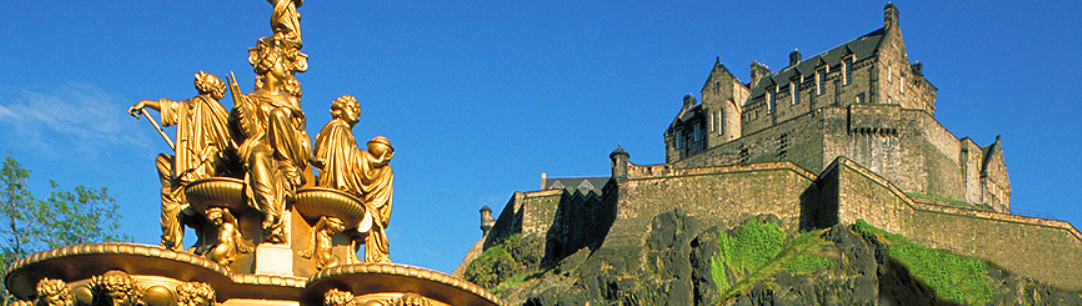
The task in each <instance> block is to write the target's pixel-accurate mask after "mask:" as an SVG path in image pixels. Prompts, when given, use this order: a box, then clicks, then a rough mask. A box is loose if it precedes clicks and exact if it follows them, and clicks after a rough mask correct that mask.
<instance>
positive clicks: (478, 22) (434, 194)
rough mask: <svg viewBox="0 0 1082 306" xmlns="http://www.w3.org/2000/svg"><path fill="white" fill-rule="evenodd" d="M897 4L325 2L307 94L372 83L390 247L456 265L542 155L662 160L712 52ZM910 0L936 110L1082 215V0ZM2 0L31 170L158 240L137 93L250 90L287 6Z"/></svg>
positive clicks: (820, 36)
mask: <svg viewBox="0 0 1082 306" xmlns="http://www.w3.org/2000/svg"><path fill="white" fill-rule="evenodd" d="M928 2H933V3H928ZM884 4H885V3H884V2H874V1H872V2H865V1H849V2H835V1H825V2H824V1H815V2H811V1H808V2H797V3H789V2H774V1H765V2H764V1H748V2H746V3H745V2H734V1H676V2H671V1H606V2H597V1H567V2H553V1H421V2H410V1H406V2H402V1H324V0H309V1H307V2H306V3H305V5H304V6H303V7H301V9H300V11H301V14H302V15H303V20H302V27H301V29H302V32H303V35H304V40H305V48H304V51H305V52H306V53H308V54H309V56H310V61H309V64H310V69H309V71H308V72H307V73H305V74H302V75H300V77H299V79H300V81H301V83H302V85H303V88H304V101H303V107H304V110H305V112H306V114H307V115H308V116H309V120H308V131H309V133H311V134H313V135H314V134H315V133H316V132H318V130H319V128H320V127H322V126H323V124H325V123H326V122H327V121H328V120H329V114H328V107H329V104H330V102H331V101H332V100H333V99H334V98H336V97H338V96H340V95H342V94H351V95H354V96H356V97H357V98H358V99H359V100H360V103H361V107H362V110H363V112H364V114H363V115H362V116H361V123H360V124H359V125H358V126H357V127H356V128H355V129H354V133H355V134H356V135H357V138H358V139H369V138H371V137H373V136H375V135H385V136H387V137H388V138H390V139H391V141H392V142H393V143H394V145H395V147H396V149H397V152H398V154H397V155H396V156H395V159H394V161H393V162H392V166H393V167H394V168H395V174H396V177H395V179H396V182H395V188H396V190H395V207H394V213H393V217H392V219H391V226H390V229H389V235H390V239H391V258H392V259H393V260H395V261H396V262H401V263H406V264H411V265H418V266H425V267H430V268H433V269H437V270H441V271H445V272H450V271H451V270H452V269H454V267H455V266H456V265H457V264H458V263H459V262H460V261H461V260H462V257H463V255H464V254H465V252H466V250H467V249H468V248H469V246H470V245H471V244H473V243H474V242H475V241H476V240H477V239H478V238H479V237H480V234H481V231H480V230H479V229H478V219H479V218H478V213H477V211H478V209H479V208H480V207H481V206H482V205H484V204H488V205H489V206H491V207H492V208H493V209H494V210H495V211H496V213H499V211H500V210H502V208H503V206H504V204H505V203H506V202H507V200H508V199H509V198H510V197H511V195H512V193H513V192H514V191H530V190H535V189H537V188H538V186H539V180H540V174H541V173H542V172H547V173H548V175H549V176H596V175H607V174H608V173H609V161H608V154H609V152H611V151H612V149H614V148H615V147H616V145H617V144H618V143H620V144H622V145H623V147H624V148H626V149H627V150H628V151H629V152H630V153H631V161H632V162H634V163H637V164H657V163H663V162H664V147H663V142H662V133H663V132H664V130H665V127H666V126H667V125H668V124H669V123H670V122H671V120H672V118H673V115H674V114H675V113H676V112H677V111H678V108H679V106H680V103H681V97H683V95H685V94H687V93H694V94H695V95H696V96H698V91H699V89H700V87H701V86H702V84H703V81H704V80H705V78H706V76H707V74H708V73H709V71H710V69H711V67H712V64H713V62H714V59H715V57H720V59H721V61H722V63H724V64H725V65H726V66H727V67H729V69H730V70H732V71H733V72H734V73H735V74H736V75H737V77H739V78H741V79H742V80H745V81H746V80H747V79H748V64H749V63H750V62H751V61H752V60H759V61H761V62H764V63H766V64H767V65H769V66H771V67H773V68H774V69H779V68H782V67H784V66H785V65H786V63H787V61H788V53H789V52H790V51H792V50H793V48H799V49H800V50H801V51H802V52H803V53H804V54H805V57H807V56H810V55H812V54H815V53H818V52H821V51H823V50H826V49H829V48H831V47H833V46H835V45H838V44H841V43H842V42H845V41H848V40H850V39H853V38H856V37H858V36H861V35H863V34H866V33H868V32H871V31H873V30H875V29H878V28H880V27H882V25H883V13H882V8H883V5H884ZM896 4H897V6H898V8H899V10H900V11H901V18H900V20H901V27H902V30H903V33H904V35H905V39H906V44H907V47H908V51H909V57H910V60H919V61H921V62H923V63H924V73H925V75H926V77H927V78H928V79H929V80H930V81H931V82H932V84H934V85H935V86H937V87H938V88H939V99H938V109H937V112H936V114H935V116H936V118H938V119H939V121H940V122H942V123H943V125H944V126H946V127H947V129H949V130H950V131H952V132H953V133H954V134H955V135H956V136H958V137H965V136H969V137H971V138H973V139H974V140H976V141H977V143H978V144H980V145H987V144H989V143H991V142H992V141H993V140H994V139H995V136H996V135H1003V144H1004V151H1005V154H1006V158H1007V166H1008V169H1009V171H1010V176H1011V182H1012V186H1013V188H1014V193H1013V197H1012V201H1011V202H1012V207H1013V208H1015V209H1025V210H1033V211H1042V212H1047V213H1051V214H1054V215H1055V216H1056V217H1058V218H1060V219H1064V220H1067V221H1071V222H1072V223H1073V224H1076V225H1079V224H1082V210H1080V209H1079V203H1080V201H1082V200H1080V199H1082V183H1080V182H1082V180H1080V179H1079V178H1078V175H1079V173H1082V162H1080V161H1079V158H1078V155H1079V152H1082V150H1080V149H1082V148H1080V140H1079V136H1082V125H1080V120H1079V119H1078V117H1079V114H1082V106H1080V104H1082V103H1080V102H1082V86H1079V84H1080V83H1082V77H1080V73H1079V72H1080V71H1082V61H1079V60H1078V58H1079V55H1078V54H1079V53H1080V51H1082V44H1080V41H1082V19H1080V18H1078V16H1077V13H1078V12H1079V11H1082V3H1080V2H1075V1H1060V2H1041V3H1040V4H1029V3H1025V2H1024V1H992V2H988V1H926V2H911V1H898V2H897V3H896ZM5 6H6V8H5V9H4V10H2V11H0V37H2V38H3V39H2V43H0V67H2V68H0V151H11V152H12V156H13V157H15V158H16V159H18V160H19V161H21V162H23V164H24V165H25V166H26V167H27V168H29V169H31V170H33V171H34V172H33V176H32V178H31V184H32V188H33V190H34V191H35V192H36V193H38V194H42V195H43V194H45V193H47V191H48V181H47V179H55V180H57V181H58V182H59V183H60V184H61V185H62V186H63V187H65V188H71V187H72V186H74V185H79V184H82V185H89V186H107V187H109V188H110V190H111V191H112V192H113V193H114V194H115V195H116V198H117V201H118V202H119V203H120V205H121V207H122V213H123V215H124V217H125V219H124V228H123V231H124V232H126V233H128V234H130V235H132V236H134V237H135V239H136V242H141V243H150V244H157V242H158V235H160V231H159V227H158V212H159V199H158V189H159V188H160V185H159V183H158V181H157V179H156V174H155V170H154V167H153V159H154V156H155V155H157V154H158V153H160V152H164V151H166V150H168V147H167V146H166V145H165V144H164V142H163V141H162V140H161V139H160V137H159V136H158V135H157V133H156V132H155V131H154V130H153V129H152V128H151V127H150V125H149V124H148V123H147V122H146V121H145V120H136V119H134V118H131V117H130V116H128V115H127V113H126V112H125V111H126V109H127V107H128V106H130V105H131V104H133V103H135V102H136V101H138V100H140V99H158V98H162V97H165V98H170V99H174V100H180V99H185V98H188V97H190V96H192V95H194V94H195V89H194V88H193V86H192V76H193V74H195V73H196V72H197V71H199V70H205V71H207V72H209V73H213V74H217V75H219V76H224V75H226V74H228V73H229V72H230V71H234V72H236V74H237V76H238V78H239V79H240V85H241V87H242V88H244V89H248V88H251V86H252V82H253V74H252V72H251V67H250V66H249V65H248V63H247V48H248V47H250V46H252V45H253V44H254V42H255V40H256V39H257V38H259V37H261V36H265V35H268V34H270V29H269V25H268V23H269V21H268V20H269V16H270V11H271V7H270V5H268V4H267V3H266V1H262V0H246V1H176V2H173V1H132V2H123V3H120V2H112V1H57V2H52V3H48V4H46V3H43V2H39V1H11V2H10V3H6V4H5ZM231 103H232V102H231V101H229V99H226V101H225V104H226V107H232V105H231ZM155 116H157V114H155ZM171 132H172V130H170V133H171ZM191 242H192V241H188V243H191Z"/></svg>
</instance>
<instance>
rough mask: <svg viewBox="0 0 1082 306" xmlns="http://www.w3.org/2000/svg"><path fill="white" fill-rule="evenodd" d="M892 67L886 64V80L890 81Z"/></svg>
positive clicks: (892, 72) (892, 71)
mask: <svg viewBox="0 0 1082 306" xmlns="http://www.w3.org/2000/svg"><path fill="white" fill-rule="evenodd" d="M893 68H894V67H891V66H887V82H890V81H892V79H891V78H892V75H894V69H893Z"/></svg>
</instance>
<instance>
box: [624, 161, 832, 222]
mask: <svg viewBox="0 0 1082 306" xmlns="http://www.w3.org/2000/svg"><path fill="white" fill-rule="evenodd" d="M632 168H640V167H639V166H632ZM629 172H631V171H629ZM635 172H636V173H642V172H646V171H644V170H642V169H639V170H637V171H635ZM815 178H816V177H815V175H814V174H812V173H811V172H808V171H807V170H804V169H802V168H800V167H798V166H797V165H795V164H793V163H791V162H773V163H760V164H753V165H737V166H724V167H705V168H693V169H674V168H670V169H669V171H668V172H663V173H657V174H656V175H654V176H640V177H629V178H628V179H627V180H623V181H620V182H619V183H618V187H619V200H618V202H617V209H616V218H617V219H616V224H615V225H614V227H622V228H624V229H626V230H627V232H629V233H637V234H642V232H643V231H642V228H643V227H642V226H645V224H644V223H642V222H648V221H649V220H650V217H652V216H654V215H657V214H659V213H662V212H666V211H672V210H673V208H676V207H679V208H682V209H683V210H684V211H686V212H687V214H688V215H691V216H695V217H696V219H698V220H699V221H700V222H702V223H704V224H716V225H719V226H720V227H722V228H727V227H732V226H735V225H737V224H736V222H740V221H742V220H745V219H747V218H750V217H754V216H755V215H759V214H773V215H776V216H778V217H779V218H781V219H782V220H783V221H784V223H785V224H789V225H791V226H789V227H788V228H787V229H789V230H791V231H796V230H797V226H796V225H797V224H799V223H800V222H799V221H800V220H799V219H800V216H801V201H802V198H803V197H802V194H803V193H804V191H805V189H806V188H807V186H808V185H809V184H810V183H811V182H812V181H814V180H815ZM613 232H622V231H617V230H614V231H613Z"/></svg>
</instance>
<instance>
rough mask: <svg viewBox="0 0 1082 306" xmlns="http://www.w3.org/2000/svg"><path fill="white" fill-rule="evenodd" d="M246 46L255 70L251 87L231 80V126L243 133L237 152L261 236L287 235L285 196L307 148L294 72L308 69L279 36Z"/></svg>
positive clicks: (298, 180) (297, 178)
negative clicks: (253, 87)
mask: <svg viewBox="0 0 1082 306" xmlns="http://www.w3.org/2000/svg"><path fill="white" fill-rule="evenodd" d="M249 52H250V53H249V57H248V60H249V62H250V63H251V64H252V67H254V71H255V73H256V74H258V75H259V76H258V77H257V78H256V90H255V92H252V93H249V94H247V95H241V93H240V89H239V88H237V86H236V80H235V79H234V80H231V82H230V91H232V93H233V100H234V101H235V103H236V105H235V106H234V109H233V115H234V120H235V126H236V127H237V129H238V130H239V133H240V134H241V135H243V138H244V141H243V142H242V143H241V144H240V145H239V146H238V147H237V152H238V155H239V156H240V158H241V160H242V161H243V164H244V170H245V179H244V181H245V193H246V194H247V196H248V199H249V205H250V206H252V207H253V208H255V209H257V210H259V211H260V212H261V213H263V215H264V219H263V231H264V241H268V242H273V243H280V242H284V240H285V238H286V237H285V227H286V226H285V224H284V219H283V216H284V215H285V207H286V201H287V199H289V198H292V196H293V192H294V189H295V188H296V187H298V186H301V185H302V184H304V177H303V172H304V170H305V168H306V167H307V165H308V160H309V155H310V154H311V149H310V148H311V140H310V139H309V137H308V132H307V131H306V130H305V117H304V112H302V111H301V105H300V102H301V89H300V83H299V82H298V81H297V79H296V78H295V77H294V74H295V73H297V72H303V71H305V70H306V69H307V61H306V59H307V56H306V55H304V54H303V53H300V51H299V50H297V49H296V48H295V47H291V44H289V43H287V42H284V41H282V40H281V39H280V38H278V37H264V38H261V39H260V40H259V41H258V42H257V44H256V47H255V48H251V49H250V50H249Z"/></svg>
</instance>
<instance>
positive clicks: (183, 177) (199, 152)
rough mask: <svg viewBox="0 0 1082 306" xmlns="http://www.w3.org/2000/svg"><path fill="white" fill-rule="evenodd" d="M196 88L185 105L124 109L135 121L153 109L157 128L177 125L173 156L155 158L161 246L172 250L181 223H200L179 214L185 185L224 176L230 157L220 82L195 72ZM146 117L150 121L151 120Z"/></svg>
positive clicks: (178, 242) (179, 242)
mask: <svg viewBox="0 0 1082 306" xmlns="http://www.w3.org/2000/svg"><path fill="white" fill-rule="evenodd" d="M195 89H196V90H198V92H199V94H198V95H196V96H194V97H192V98H190V99H187V100H184V101H173V100H169V99H164V98H163V99H160V100H157V101H153V100H143V101H140V102H139V103H136V104H135V105H133V106H132V107H131V108H129V109H128V113H130V114H131V115H132V116H134V117H135V118H139V117H140V116H141V115H142V114H145V113H146V110H145V109H147V108H149V109H153V110H156V111H158V112H160V113H161V123H162V125H164V126H176V127H177V132H176V145H175V147H174V151H175V155H172V154H164V153H163V154H161V155H158V157H157V159H156V160H155V165H156V166H157V168H158V178H159V180H160V181H161V184H162V189H161V202H162V212H161V226H162V238H161V246H162V247H164V248H168V249H172V250H177V251H179V250H181V249H183V247H184V245H183V244H184V241H183V238H184V229H183V228H182V226H181V224H183V223H187V224H190V225H191V224H193V223H198V222H199V221H200V220H199V219H197V218H193V217H195V216H194V214H185V212H184V208H186V207H188V201H187V200H186V199H185V197H184V186H185V185H186V184H188V183H190V182H192V181H195V180H198V179H201V178H206V177H210V176H215V175H222V174H223V173H226V172H228V166H227V161H228V160H229V159H230V158H229V154H227V152H229V150H231V148H232V146H233V140H232V138H231V136H230V132H229V128H228V118H229V113H228V112H226V110H225V108H224V107H222V104H221V102H220V101H221V99H222V97H223V96H224V94H225V83H224V82H222V80H221V79H219V78H218V77H216V76H214V75H212V74H209V73H205V72H203V71H200V72H199V73H197V74H196V75H195ZM148 119H150V120H152V121H151V122H152V123H154V121H153V118H148ZM155 127H157V124H155ZM159 131H160V130H159ZM162 135H163V136H165V134H164V133H162ZM166 140H168V138H166ZM170 143H172V142H170ZM192 227H193V228H195V229H197V231H198V230H199V229H200V226H192ZM197 236H199V235H197Z"/></svg>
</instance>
